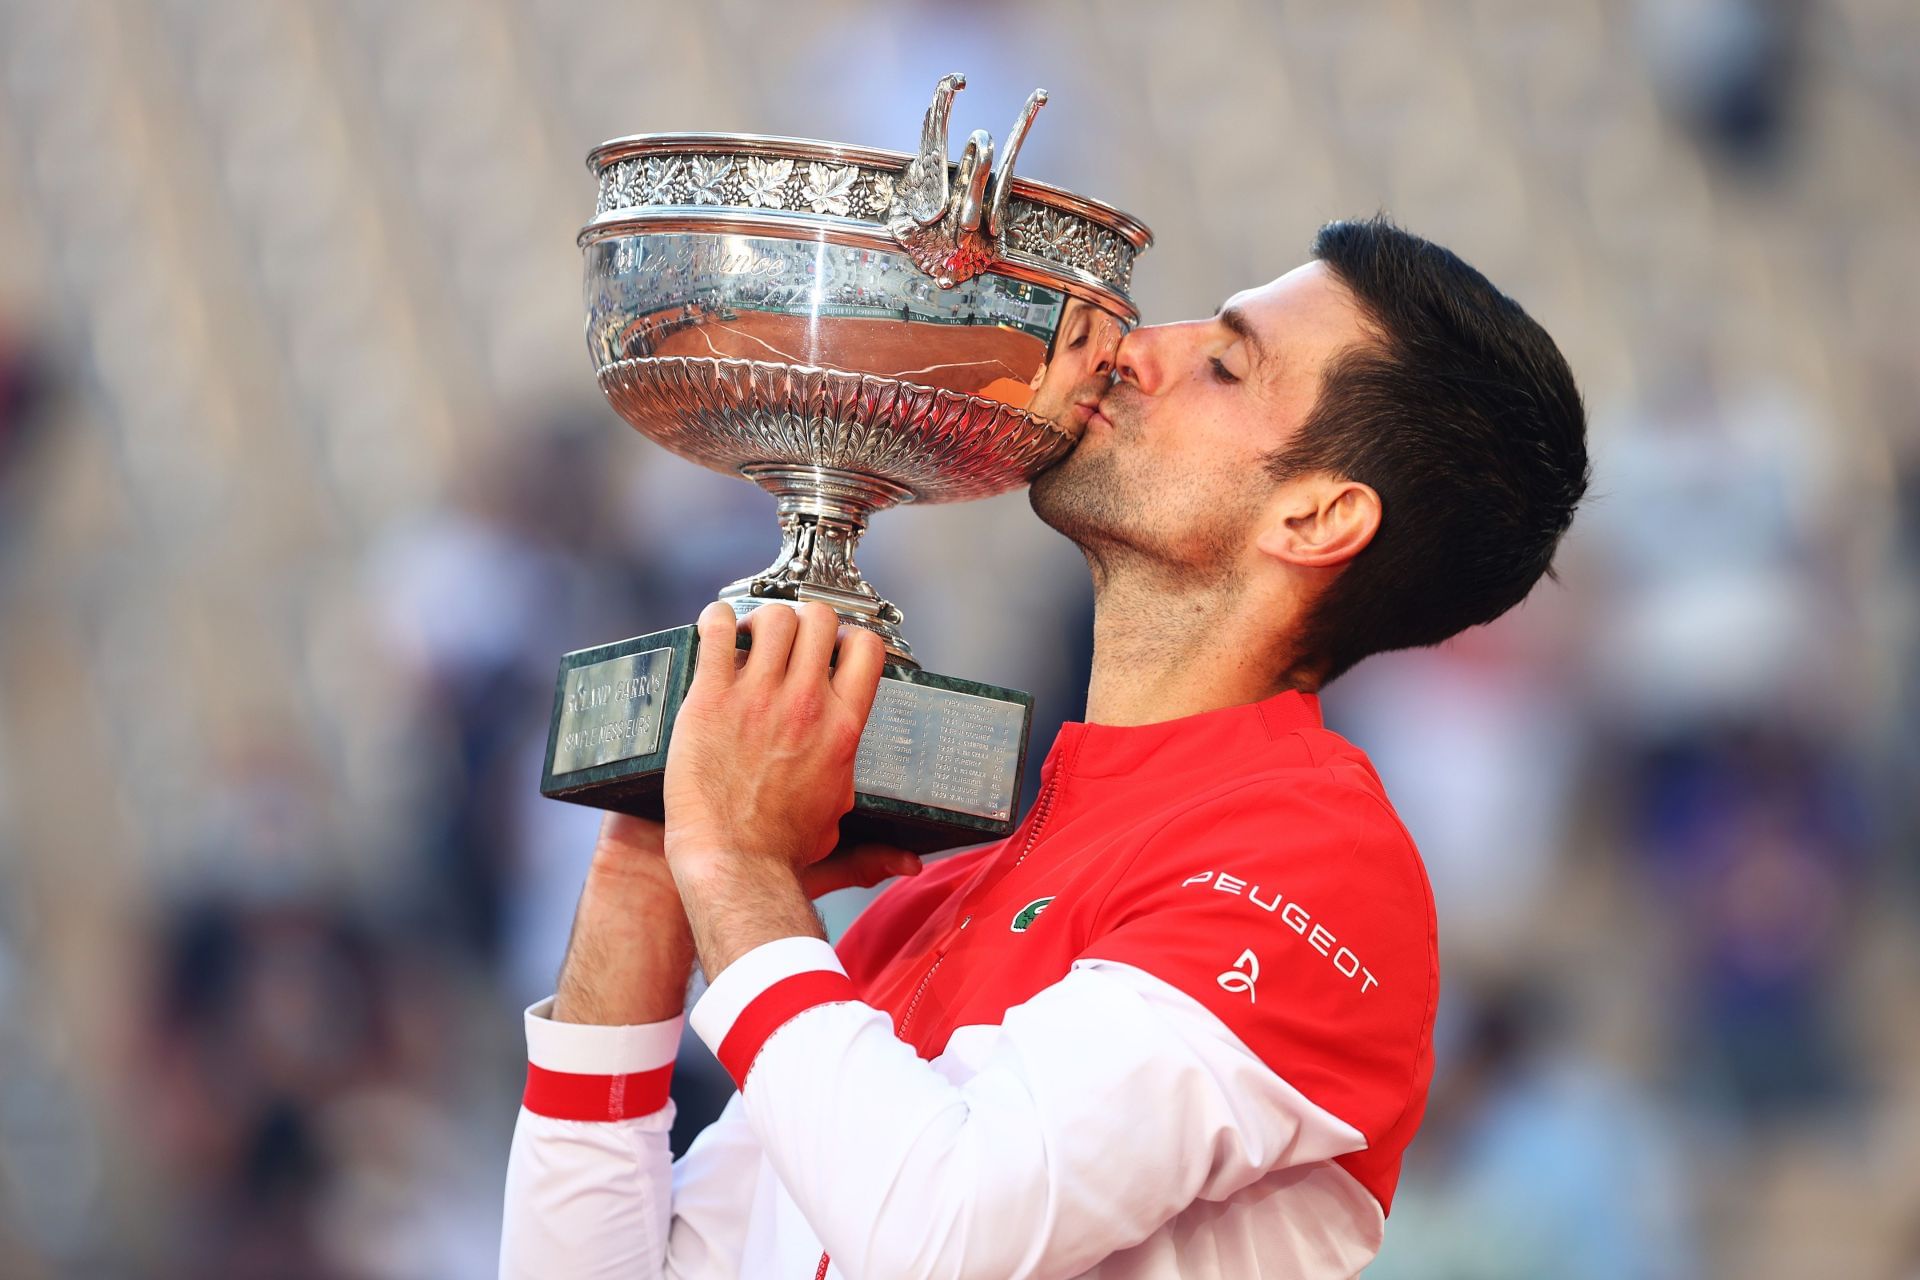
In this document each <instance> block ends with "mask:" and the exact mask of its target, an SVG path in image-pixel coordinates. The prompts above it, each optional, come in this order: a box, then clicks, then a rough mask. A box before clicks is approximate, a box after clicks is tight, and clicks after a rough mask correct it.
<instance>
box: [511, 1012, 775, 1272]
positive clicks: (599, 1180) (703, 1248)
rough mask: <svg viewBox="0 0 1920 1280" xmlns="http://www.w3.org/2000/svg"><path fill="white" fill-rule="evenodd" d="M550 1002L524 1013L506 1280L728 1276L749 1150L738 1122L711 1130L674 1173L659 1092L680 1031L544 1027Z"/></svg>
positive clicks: (753, 1155)
mask: <svg viewBox="0 0 1920 1280" xmlns="http://www.w3.org/2000/svg"><path fill="white" fill-rule="evenodd" d="M552 1003H553V1002H552V1001H551V1000H545V1001H542V1002H541V1003H539V1004H537V1005H535V1006H533V1007H532V1008H531V1009H529V1010H527V1015H526V1026H527V1092H526V1096H525V1098H524V1099H523V1101H522V1104H521V1108H520V1117H519V1120H518V1121H517V1122H516V1124H515V1125H514V1130H513V1151H512V1154H511V1156H510V1157H509V1158H508V1161H507V1188H506V1216H505V1225H504V1228H503V1230H502V1233H501V1239H500V1275H501V1277H502V1280H509V1278H513V1280H518V1278H519V1277H540V1278H541V1280H585V1278H587V1277H609V1278H612V1277H618V1278H619V1280H654V1278H655V1277H665V1276H723V1275H733V1274H736V1272H737V1263H738V1261H739V1259H738V1256H737V1252H736V1251H737V1249H738V1242H739V1240H740V1238H741V1234H742V1231H741V1228H742V1226H743V1223H744V1216H745V1206H744V1199H743V1198H744V1197H746V1196H750V1195H751V1194H752V1190H753V1181H754V1180H753V1169H754V1167H755V1164H756V1162H757V1152H756V1151H755V1150H752V1149H743V1147H742V1143H741V1142H740V1140H739V1135H741V1134H742V1133H745V1134H746V1136H747V1138H748V1139H749V1142H750V1140H751V1136H752V1135H751V1133H748V1132H747V1131H746V1126H745V1124H744V1122H743V1121H736V1122H735V1123H733V1124H731V1125H725V1124H716V1125H715V1126H713V1127H712V1128H710V1129H709V1130H708V1131H707V1132H706V1133H704V1134H702V1136H701V1139H700V1141H699V1142H698V1143H696V1144H695V1147H696V1150H695V1151H690V1152H689V1153H688V1159H687V1160H686V1161H683V1162H682V1164H683V1165H684V1166H686V1167H685V1168H683V1169H678V1170H676V1169H675V1168H673V1167H672V1157H671V1155H670V1153H669V1151H668V1147H667V1131H668V1129H669V1128H670V1127H671V1126H672V1124H673V1103H672V1102H671V1101H669V1100H668V1097H667V1085H668V1082H669V1080H670V1078H671V1075H672V1072H673V1061H674V1055H675V1053H676V1051H677V1050H678V1048H679V1044H680V1028H681V1025H682V1023H683V1021H684V1019H681V1018H673V1019H670V1020H669V1021H666V1022H654V1023H648V1024H645V1025H642V1026H631V1027H600V1026H584V1025H579V1024H575V1023H565V1022H555V1021H553V1020H551V1019H550V1018H549V1017H548V1016H547V1014H548V1013H549V1012H550V1010H551V1008H552ZM723 1129H726V1130H731V1133H728V1132H722V1130H723ZM696 1155H698V1158H697V1159H696V1158H695V1157H696ZM736 1165H739V1166H741V1167H738V1168H736V1167H735V1166H736ZM676 1184H680V1185H679V1186H678V1189H677V1190H676ZM670 1244H671V1257H670V1256H669V1245H670Z"/></svg>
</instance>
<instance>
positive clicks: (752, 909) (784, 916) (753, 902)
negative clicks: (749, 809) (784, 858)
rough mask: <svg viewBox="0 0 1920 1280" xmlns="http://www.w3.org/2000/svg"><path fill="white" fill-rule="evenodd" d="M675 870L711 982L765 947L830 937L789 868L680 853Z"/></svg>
mask: <svg viewBox="0 0 1920 1280" xmlns="http://www.w3.org/2000/svg"><path fill="white" fill-rule="evenodd" d="M671 866H672V869H673V879H674V882H675V885H676V886H677V888H678V890H679V895H680V898H679V900H680V903H681V905H682V906H683V908H684V912H685V917H686V919H687V920H688V921H689V922H690V924H691V928H692V934H693V942H694V945H695V948H696V950H697V952H698V954H699V957H700V968H701V970H702V972H704V973H705V974H706V975H707V980H708V981H709V982H711V981H712V980H713V979H715V978H717V977H719V976H720V974H721V973H722V972H723V971H725V970H726V968H727V966H729V965H731V964H732V963H733V962H734V961H735V960H737V959H739V958H740V957H741V956H743V955H745V954H746V953H747V952H749V951H751V950H753V949H754V948H755V947H757V946H760V945H761V944H762V943H766V942H773V941H775V940H777V939H780V938H800V937H806V938H822V939H824V938H825V937H826V932H825V930H823V929H822V928H821V927H820V917H819V916H818V915H817V914H815V912H814V909H813V904H812V903H811V902H809V901H808V900H807V895H806V891H805V890H804V889H803V888H802V887H801V884H800V879H799V877H798V876H797V875H796V874H795V873H794V872H793V871H791V870H790V869H789V868H788V867H787V866H786V865H785V864H782V863H778V862H774V861H771V860H769V859H765V858H748V857H741V856H738V855H736V854H732V853H711V852H706V851H695V852H689V853H676V855H675V856H674V858H673V860H672V862H671Z"/></svg>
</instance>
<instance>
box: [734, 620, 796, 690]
mask: <svg viewBox="0 0 1920 1280" xmlns="http://www.w3.org/2000/svg"><path fill="white" fill-rule="evenodd" d="M799 629H800V619H799V617H798V615H796V614H795V613H794V611H793V610H792V609H789V608H788V607H787V606H786V605H784V604H763V605H761V606H760V607H759V608H758V609H755V610H754V611H753V612H752V613H750V614H748V615H747V634H748V635H751V636H752V637H753V648H751V649H749V650H748V651H747V662H746V665H745V666H743V667H741V668H740V678H741V679H742V680H747V681H754V682H762V681H764V682H767V683H770V684H777V683H778V682H779V680H780V678H781V677H782V676H784V675H786V673H787V663H788V661H789V656H790V655H791V653H792V651H793V638H794V635H795V633H796V632H798V631H799Z"/></svg>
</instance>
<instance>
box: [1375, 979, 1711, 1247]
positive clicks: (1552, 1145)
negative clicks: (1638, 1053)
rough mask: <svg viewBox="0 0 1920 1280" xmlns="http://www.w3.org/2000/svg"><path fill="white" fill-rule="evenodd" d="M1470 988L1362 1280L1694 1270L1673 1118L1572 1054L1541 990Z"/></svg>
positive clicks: (1458, 990)
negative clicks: (1379, 1244)
mask: <svg viewBox="0 0 1920 1280" xmlns="http://www.w3.org/2000/svg"><path fill="white" fill-rule="evenodd" d="M1464 986H1465V984H1459V985H1457V986H1455V987H1454V989H1453V992H1452V993H1451V994H1450V995H1449V996H1448V997H1447V1000H1446V1002H1445V1003H1446V1005H1447V1006H1449V1009H1450V1011H1458V1012H1457V1013H1456V1014H1455V1017H1454V1018H1453V1019H1450V1021H1453V1022H1456V1023H1457V1025H1455V1026H1452V1027H1450V1028H1448V1030H1450V1031H1451V1032H1452V1035H1451V1036H1449V1037H1445V1038H1444V1039H1443V1041H1442V1043H1443V1044H1445V1043H1446V1041H1447V1040H1451V1041H1453V1044H1452V1051H1451V1053H1446V1052H1444V1051H1443V1060H1442V1061H1441V1062H1440V1063H1439V1064H1438V1066H1437V1069H1436V1071H1435V1075H1434V1079H1435V1088H1434V1092H1433V1095H1432V1098H1431V1100H1430V1102H1429V1105H1428V1111H1427V1120H1426V1123H1425V1125H1424V1126H1423V1128H1422V1130H1421V1133H1420V1136H1419V1138H1418V1139H1417V1140H1416V1141H1415V1143H1414V1145H1413V1147H1412V1149H1411V1151H1410V1152H1409V1154H1408V1161H1407V1166H1406V1171H1405V1174H1404V1177H1403V1179H1402V1182H1401V1185H1400V1190H1399V1193H1398V1195H1397V1197H1396V1200H1395V1204H1394V1213H1393V1218H1392V1222H1391V1225H1390V1226H1389V1228H1388V1230H1387V1239H1386V1246H1385V1247H1384V1248H1383V1249H1382V1250H1381V1252H1380V1256H1379V1258H1378V1259H1377V1260H1376V1261H1375V1262H1374V1264H1373V1265H1372V1266H1370V1267H1368V1268H1367V1280H1400V1278H1401V1277H1406V1278H1407V1280H1536V1278H1537V1277H1543V1276H1553V1277H1555V1280H1681V1278H1682V1277H1688V1276H1696V1275H1700V1274H1701V1266H1700V1262H1699V1259H1698V1256H1697V1252H1696V1250H1695V1248H1694V1245H1693V1226H1692V1219H1691V1205H1690V1204H1689V1195H1688V1182H1687V1178H1686V1171H1685V1169H1684V1167H1683V1165H1682V1163H1681V1160H1680V1147H1679V1139H1678V1133H1677V1130H1676V1127H1675V1125H1674V1123H1673V1117H1672V1116H1671V1115H1670V1114H1668V1113H1666V1112H1665V1111H1664V1109H1663V1108H1661V1107H1660V1106H1658V1105H1656V1104H1655V1103H1654V1102H1653V1101H1652V1100H1651V1099H1650V1098H1649V1097H1648V1096H1647V1094H1646V1093H1645V1091H1644V1090H1643V1089H1640V1088H1638V1087H1636V1086H1635V1085H1634V1084H1633V1083H1632V1082H1630V1081H1629V1080H1626V1079H1624V1078H1622V1077H1621V1076H1620V1075H1618V1074H1617V1073H1615V1072H1613V1071H1610V1070H1608V1069H1606V1068H1605V1067H1603V1066H1601V1065H1600V1064H1599V1063H1597V1062H1595V1061H1593V1060H1592V1059H1590V1058H1588V1057H1586V1056H1585V1055H1583V1054H1581V1053H1580V1052H1578V1051H1577V1049H1576V1048H1575V1046H1574V1045H1572V1044H1571V1043H1569V1039H1568V1037H1567V1036H1566V1035H1565V1034H1564V1031H1563V1029H1562V1028H1561V1027H1559V1026H1557V1025H1556V1019H1557V1017H1558V1016H1559V1015H1558V1012H1557V1011H1556V1010H1555V1009H1553V1008H1552V1007H1551V1006H1550V1004H1549V1002H1548V998H1547V997H1545V996H1544V995H1543V993H1542V992H1541V991H1540V990H1538V989H1534V988H1531V987H1529V986H1515V987H1495V988H1492V989H1488V990H1483V991H1475V990H1472V989H1470V988H1468V989H1463V988H1464Z"/></svg>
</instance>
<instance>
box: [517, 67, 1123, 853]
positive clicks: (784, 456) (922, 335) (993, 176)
mask: <svg viewBox="0 0 1920 1280" xmlns="http://www.w3.org/2000/svg"><path fill="white" fill-rule="evenodd" d="M964 84H965V80H964V78H963V77H961V76H958V75H950V76H947V77H945V78H944V79H942V80H941V82H940V84H939V86H938V88H937V89H936V90H935V92H934V99H933V105H932V106H931V107H930V108H929V109H928V111H927V114H926V119H925V122H924V124H923V126H922V130H921V138H920V147H919V151H918V153H917V154H913V155H908V154H903V153H899V152H892V151H882V150H876V149H872V148H865V147H849V146H837V145H833V144H830V143H822V142H809V141H802V140H797V139H790V138H770V137H760V136H755V135H747V134H643V135H639V136H636V137H631V138H622V139H617V140H615V141H613V142H608V143H605V144H603V145H601V146H600V147H597V148H595V150H594V151H593V152H592V154H591V155H590V156H589V157H588V164H589V166H590V167H591V168H592V170H593V172H594V173H595V175H596V176H597V177H598V180H599V184H600V192H599V202H598V209H597V212H596V213H595V215H594V218H593V220H592V221H591V222H589V223H588V224H587V226H586V227H585V229H584V230H583V231H582V232H581V234H580V245H581V248H582V250H583V251H584V253H585V257H586V300H587V345H588V349H589V351H590V352H591V354H592V356H593V361H594V368H595V371H596V372H597V374H598V376H599V381H600V387H601V390H602V391H604V392H605V393H606V396H607V399H608V400H609V401H610V402H611V403H612V404H613V406H614V408H615V409H616V410H617V411H618V412H619V413H620V415H621V416H622V417H624V418H625V419H626V420H627V421H628V422H630V423H632V424H633V426H635V427H636V428H638V429H639V430H640V431H641V432H642V433H643V434H645V435H647V436H648V437H650V438H651V439H653V440H654V441H656V442H658V443H659V444H661V445H664V446H665V447H667V448H668V449H671V450H673V451H674V452H675V453H678V454H680V455H681V456H683V457H686V458H689V459H691V460H692V461H695V462H698V463H701V464H703V465H705V466H708V467H712V468H714V469H715V470H719V471H725V472H728V473H732V474H738V475H742V476H745V477H747V478H748V479H750V480H752V481H754V482H755V483H757V484H759V485H760V486H762V487H763V488H765V489H767V490H768V491H769V492H771V493H772V494H773V495H774V496H775V498H776V500H777V504H778V512H779V520H780V532H781V538H782V541H781V546H780V552H779V555H778V556H777V557H776V558H775V559H774V561H773V563H772V564H771V565H769V566H768V567H767V568H765V569H763V570H761V571H760V572H759V573H756V574H752V575H750V576H748V577H745V578H741V579H740V580H739V581H737V582H734V583H733V584H731V585H730V586H728V587H726V588H725V589H724V590H722V591H721V592H720V598H721V599H723V600H726V601H728V602H729V603H730V604H732V606H733V608H734V611H735V612H736V613H737V614H739V615H740V616H742V617H744V616H745V615H746V614H748V613H749V612H751V611H752V610H754V609H758V608H764V607H767V606H769V605H782V606H797V605H798V604H801V603H804V602H806V601H809V600H819V601H824V602H825V603H827V604H829V605H831V606H832V607H833V608H834V610H835V611H836V612H837V613H838V614H839V616H840V618H841V620H842V621H843V622H848V623H852V624H854V625H857V626H862V627H866V628H868V629H870V630H872V631H874V632H876V633H878V634H879V635H880V637H881V638H882V639H883V640H884V641H885V642H886V646H887V652H888V660H889V661H888V666H887V669H886V674H885V677H884V678H883V680H882V681H881V685H880V692H879V695H878V697H877V698H876V700H875V703H874V709H873V713H872V716H871V717H870V718H869V721H868V724H867V728H866V732H865V735H864V736H863V737H862V739H861V744H860V752H859V757H858V760H857V763H856V765H855V772H854V786H855V791H856V798H855V801H854V807H853V811H852V812H851V813H850V814H849V815H848V816H847V818H846V819H845V820H843V822H842V824H841V831H842V835H843V837H844V838H846V839H849V840H881V841H885V842H887V843H891V844H895V845H899V846H901V847H903V848H909V849H915V850H931V849H940V848H946V847H950V846H952V845H957V844H970V843H976V842H979V841H982V840H988V839H992V838H995V837H997V836H1001V835H1005V834H1006V833H1007V832H1009V831H1010V830H1011V829H1012V827H1013V822H1014V817H1015V814H1016V813H1017V811H1018V808H1019V786H1020V777H1021V773H1022V768H1023V763H1024V759H1025V755H1026V749H1027V732H1028V727H1029V722H1030V720H1031V717H1032V698H1031V697H1030V696H1028V695H1027V694H1024V693H1020V692H1017V691H1015V690H1010V689H1001V688H996V687H993V686H990V685H984V684H980V683H977V682H975V681H970V680H962V679H958V678H955V677H951V676H942V675H935V674H933V673H931V672H928V671H924V670H922V669H921V668H920V666H919V664H918V663H916V662H915V661H914V658H913V653H912V649H911V647H910V646H909V645H908V643H907V641H906V639H905V638H904V637H903V636H902V635H901V631H900V628H901V624H902V621H903V619H902V616H901V612H900V610H899V609H898V608H896V607H895V606H894V605H892V604H891V603H889V602H888V601H886V600H885V599H883V598H881V596H880V595H879V593H878V592H876V591H875V590H874V589H873V588H872V587H871V586H869V585H868V584H867V582H866V581H865V579H863V578H862V577H861V575H860V571H859V569H857V568H856V567H855V565H854V548H855V544H856V543H857V542H858V541H859V539H860V535H861V534H862V533H863V532H865V530H866V527H867V519H868V517H869V516H870V515H871V514H872V513H873V512H875V511H879V510H881V509H883V508H885V507H890V506H893V505H895V504H897V503H903V502H953V501H959V500H962V499H967V498H982V497H987V496H990V495H992V494H997V493H1002V492H1005V491H1007V490H1010V489H1014V488H1017V487H1018V486H1020V485H1022V484H1025V483H1026V482H1027V481H1028V480H1029V479H1031V478H1032V476H1033V475H1034V474H1035V473H1036V472H1038V471H1040V470H1041V469H1042V468H1044V467H1046V466H1047V465H1048V464H1049V463H1051V462H1053V461H1054V460H1055V459H1057V458H1058V457H1060V455H1061V454H1063V453H1065V452H1066V451H1067V450H1068V449H1069V448H1071V447H1072V445H1073V442H1074V441H1075V440H1076V439H1077V438H1078V436H1079V434H1080V432H1081V430H1082V429H1083V428H1084V427H1085V425H1086V421H1087V419H1088V417H1090V416H1091V414H1092V411H1093V406H1094V403H1095V402H1096V401H1097V400H1098V398H1099V396H1100V395H1101V393H1102V392H1103V391H1104V390H1105V389H1106V386H1107V375H1108V371H1109V370H1110V368H1111V364H1112V358H1113V355H1114V351H1115V348H1116V347H1117V346H1118V344H1119V341H1120V338H1121V335H1122V334H1123V333H1124V332H1125V330H1126V328H1127V327H1128V326H1130V325H1131V324H1132V323H1133V322H1134V320H1135V319H1136V318H1137V312H1136V311H1135V309H1134V307H1133V304H1132V303H1131V301H1129V299H1128V296H1127V292H1126V290H1127V287H1128V283H1129V281H1130V278H1131V275H1132V270H1133V260H1134V258H1135V257H1136V256H1137V255H1138V254H1139V253H1140V252H1141V251H1142V250H1144V249H1145V248H1146V247H1147V245H1148V244H1149V243H1150V241H1151V236H1150V235H1149V233H1148V231H1147V229H1146V228H1145V227H1144V226H1142V225H1141V224H1140V223H1139V222H1138V221H1136V220H1135V219H1133V218H1131V217H1128V216H1127V215H1126V214H1124V213H1121V212H1120V211H1119V210H1117V209H1113V208H1111V207H1109V206H1107V205H1104V204H1100V203H1098V202H1096V201H1093V200H1088V199H1084V198H1082V197H1079V196H1075V195H1072V194H1070V193H1068V192H1065V191H1062V190H1060V189H1058V188H1055V187H1050V186H1047V185H1045V184H1042V183H1038V182H1031V181H1028V180H1026V179H1024V178H1019V179H1017V178H1015V177H1014V176H1013V165H1014V160H1015V157H1016V156H1017V155H1018V153H1019V150H1020V144H1021V142H1022V140H1023V139H1024V138H1025V136H1026V133H1027V130H1028V128H1029V127H1030V126H1031V125H1032V123H1033V120H1034V117H1035V115H1036V114H1037V113H1038V111H1039V109H1040V107H1041V105H1042V104H1043V103H1045V101H1046V93H1045V92H1044V91H1036V92H1035V93H1034V94H1033V96H1032V97H1030V98H1029V99H1028V100H1027V103H1026V106H1025V108H1024V109H1023V110H1022V112H1021V114H1020V117H1019V119H1018V120H1017V121H1016V122H1015V124H1014V127H1013V131H1012V133H1011V135H1010V136H1009V137H1008V139H1007V145H1006V154H1005V156H1004V158H1003V159H1002V160H1001V162H1000V164H999V167H998V168H997V169H996V168H995V167H994V143H993V139H992V138H991V137H990V136H989V135H988V134H987V132H986V131H985V130H975V131H974V133H973V134H972V136H971V137H969V138H968V140H967V143H966V146H965V148H964V149H963V150H962V152H961V154H960V158H959V160H958V162H957V163H950V162H949V160H948V155H947V140H948V131H947V118H948V114H949V111H950V110H951V107H952V104H953V95H954V93H955V91H957V90H958V89H960V88H962V87H963V86H964ZM743 642H744V641H743ZM697 643H698V639H697V635H696V633H695V630H694V628H693V627H692V626H690V625H689V626H680V627H676V628H673V629H672V630H668V631H661V632H656V633H654V634H651V635H645V636H639V637H636V638H634V639H631V640H624V641H621V642H619V643H617V644H611V645H603V646H600V647H597V648H592V649H583V650H580V651H578V652H575V653H570V654H568V655H567V656H566V657H565V658H563V659H562V660H561V664H560V679H559V687H558V688H557V689H556V691H555V695H554V712H553V722H552V726H551V729H550V731H549V736H548V741H547V758H546V767H545V770H544V773H543V777H542V779H541V791H542V793H543V794H545V795H548V796H552V797H554V798H557V799H563V800H571V801H575V802H578V803H581V804H587V805H592V806H594V807H596V808H602V809H615V810H620V811H623V812H629V813H637V814H643V815H646V816H652V817H658V816H660V812H661V805H660V783H661V774H662V771H663V770H664V769H665V766H666V744H667V741H668V739H669V737H670V736H671V733H672V729H673V719H674V714H675V712H676V710H677V709H678V707H679V704H680V701H681V699H682V697H683V696H684V694H685V692H686V688H687V685H688V682H689V681H690V679H691V677H692V674H693V653H694V648H695V646H696V645H697Z"/></svg>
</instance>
